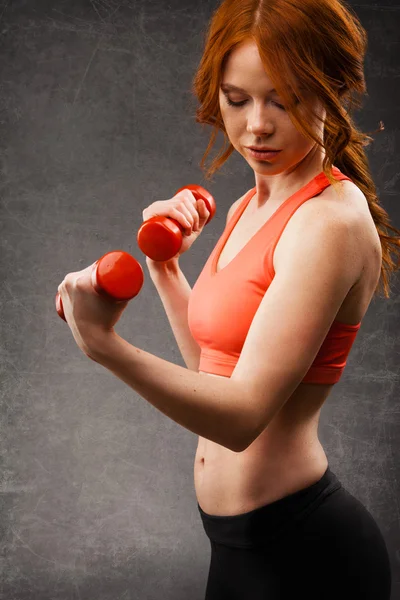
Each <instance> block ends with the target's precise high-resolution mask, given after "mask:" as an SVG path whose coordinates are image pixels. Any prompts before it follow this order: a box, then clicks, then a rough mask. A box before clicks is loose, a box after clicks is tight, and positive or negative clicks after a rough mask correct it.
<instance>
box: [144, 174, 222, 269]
mask: <svg viewBox="0 0 400 600" xmlns="http://www.w3.org/2000/svg"><path fill="white" fill-rule="evenodd" d="M182 190H190V191H191V192H192V194H193V196H194V197H195V198H196V200H204V202H205V204H206V207H207V210H208V211H209V213H210V216H209V217H208V219H207V221H206V223H205V224H206V225H207V223H208V222H209V221H211V219H212V218H213V216H214V215H215V210H216V206H215V201H214V198H213V197H212V196H211V194H210V193H209V192H207V190H205V189H204V188H203V187H201V186H200V185H196V184H191V185H185V186H184V187H182V188H180V189H179V190H178V191H177V192H175V195H176V194H179V192H181V191H182ZM183 230H184V229H183V227H182V225H181V224H180V223H178V221H175V219H173V218H171V217H162V216H158V217H151V218H150V219H147V221H145V222H144V223H143V224H142V226H141V227H140V229H139V231H138V234H137V242H138V246H139V248H140V249H141V251H142V252H143V253H144V254H145V255H146V256H148V257H149V258H151V259H152V260H156V261H165V260H169V259H170V258H172V257H173V256H175V254H177V253H178V252H179V250H180V248H181V246H182V239H183V237H182V236H183Z"/></svg>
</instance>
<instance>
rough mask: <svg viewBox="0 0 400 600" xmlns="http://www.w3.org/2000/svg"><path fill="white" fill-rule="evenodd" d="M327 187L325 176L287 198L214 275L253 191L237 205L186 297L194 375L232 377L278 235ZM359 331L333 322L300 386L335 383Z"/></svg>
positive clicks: (336, 174) (270, 272)
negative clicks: (196, 359) (196, 350)
mask: <svg viewBox="0 0 400 600" xmlns="http://www.w3.org/2000/svg"><path fill="white" fill-rule="evenodd" d="M332 174H333V176H334V177H335V179H337V180H339V181H341V180H345V179H347V180H348V181H351V179H350V178H349V177H347V176H346V175H344V174H343V173H342V172H341V171H340V170H339V169H338V168H337V167H332ZM329 185H330V183H329V180H328V178H327V177H326V175H325V173H323V172H321V173H320V174H319V175H317V176H316V177H314V178H313V179H312V180H311V181H309V182H308V183H307V184H306V185H305V186H304V187H302V188H301V189H300V190H298V191H297V192H295V193H294V194H293V195H292V196H290V197H289V198H287V199H286V200H285V201H284V202H283V204H281V205H280V206H279V207H278V208H277V210H276V211H275V212H274V213H273V214H272V215H271V217H270V218H269V219H268V220H267V222H266V223H264V225H263V226H262V227H261V228H260V229H259V230H258V231H257V232H256V233H255V234H254V235H253V237H252V238H251V239H250V240H249V241H248V242H247V244H246V245H245V246H244V247H243V248H242V249H241V250H240V251H239V252H238V254H237V255H236V256H235V257H234V258H233V259H232V260H231V261H230V262H229V264H228V265H227V266H226V267H224V268H223V269H221V270H220V271H218V272H217V271H216V266H217V263H218V258H219V256H220V254H221V251H222V248H223V247H224V245H225V243H226V241H227V239H228V237H229V235H230V233H231V232H232V230H233V228H234V227H235V225H236V223H237V222H238V220H239V219H240V216H241V215H242V213H243V211H244V210H245V208H246V206H247V205H248V203H249V202H250V199H251V198H252V197H253V196H254V194H255V193H256V191H257V187H254V188H252V189H251V190H250V191H249V192H248V193H247V194H246V196H245V197H244V198H243V200H242V202H240V204H239V206H238V207H237V208H236V210H235V212H234V213H233V215H232V217H231V219H230V220H229V222H228V223H227V225H226V227H225V230H224V231H223V233H222V235H221V237H220V238H219V240H218V241H217V243H216V245H215V247H214V250H213V251H212V252H211V254H210V256H209V258H208V260H207V262H206V264H205V265H204V268H203V270H202V271H201V273H200V275H199V277H198V279H197V281H196V283H195V285H194V286H193V289H192V292H191V294H190V298H189V306H188V324H189V329H190V331H191V333H192V336H193V338H194V339H195V340H196V342H197V343H198V344H199V346H200V348H201V355H200V365H199V371H204V372H206V373H213V374H215V375H224V376H225V377H229V376H230V375H231V374H232V371H233V370H234V368H235V365H236V363H237V361H238V359H239V356H240V352H241V350H242V348H243V344H244V342H245V339H246V336H247V332H248V330H249V328H250V325H251V322H252V320H253V318H254V315H255V313H256V311H257V308H258V306H259V304H260V302H261V300H262V298H263V296H264V294H265V293H266V291H267V289H268V286H269V284H270V283H271V281H272V279H273V277H274V275H275V271H274V268H273V262H272V259H273V254H274V250H275V247H276V244H277V242H278V240H279V238H280V236H281V234H282V231H283V230H284V228H285V226H286V224H287V222H288V221H289V219H290V217H291V216H292V215H293V213H294V212H295V211H296V210H297V208H298V207H299V206H301V204H303V202H306V201H307V200H309V199H310V198H312V197H314V196H316V195H317V194H319V193H320V192H322V191H323V190H324V189H325V188H326V187H328V186H329ZM360 326H361V321H360V323H358V324H357V325H347V324H346V323H341V322H340V321H333V323H332V326H331V328H330V330H329V332H328V334H327V336H326V338H325V340H324V342H323V343H322V345H321V348H320V350H319V352H318V354H317V355H316V357H315V360H314V362H313V364H312V365H311V367H310V369H309V370H308V372H307V373H306V375H305V377H304V378H303V380H302V381H303V382H304V383H337V382H338V381H339V379H340V376H341V374H342V372H343V369H344V367H345V365H346V359H347V356H348V355H349V352H350V349H351V347H352V345H353V342H354V340H355V338H356V335H357V332H358V330H359V328H360Z"/></svg>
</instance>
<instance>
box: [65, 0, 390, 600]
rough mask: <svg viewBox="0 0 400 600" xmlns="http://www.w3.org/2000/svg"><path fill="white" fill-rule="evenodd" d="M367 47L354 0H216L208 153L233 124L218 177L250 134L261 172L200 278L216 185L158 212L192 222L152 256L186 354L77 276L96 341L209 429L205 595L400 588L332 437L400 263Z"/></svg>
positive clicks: (81, 325) (204, 104) (204, 470)
mask: <svg viewBox="0 0 400 600" xmlns="http://www.w3.org/2000/svg"><path fill="white" fill-rule="evenodd" d="M365 50H366V34H365V31H364V30H363V28H362V27H361V25H360V23H359V22H358V20H357V19H356V17H355V15H353V14H352V13H351V12H350V9H349V8H348V7H346V6H345V5H344V4H343V3H340V2H339V1H337V0H270V1H264V2H262V1H260V0H225V1H224V2H223V3H222V4H221V5H220V6H219V8H218V10H217V11H216V12H215V14H214V15H213V17H212V19H211V23H210V27H209V31H208V34H207V39H206V43H205V48H204V53H203V56H202V60H201V63H200V66H199V69H198V72H197V74H196V78H195V81H194V91H195V93H196V95H197V97H198V99H199V101H200V105H201V106H200V108H199V109H198V112H197V121H198V122H200V123H208V124H212V125H214V126H215V130H214V132H213V138H212V140H211V142H210V145H209V147H208V148H207V152H206V155H205V156H207V154H208V152H209V151H210V148H211V145H212V142H213V141H214V140H215V138H216V134H217V133H218V131H222V132H223V133H224V135H225V136H226V138H227V139H228V141H229V147H228V149H227V150H225V151H224V152H223V154H222V156H220V157H219V158H218V159H217V160H216V161H214V163H213V164H212V166H211V168H210V169H209V170H208V172H207V176H208V177H210V176H211V175H212V173H213V172H215V171H216V170H217V169H218V168H219V167H221V165H222V164H223V162H224V161H225V160H226V159H227V158H228V157H229V155H230V154H231V153H232V152H233V150H234V149H235V150H237V151H238V152H239V154H241V155H242V156H243V158H244V159H245V160H246V162H247V163H248V164H249V166H250V167H251V168H252V169H253V171H254V176H255V184H256V185H255V187H254V188H252V189H250V190H249V191H247V192H246V193H245V194H244V195H243V196H242V197H241V198H239V200H237V201H236V202H234V203H233V205H232V206H231V208H230V210H229V212H228V216H227V225H226V228H225V231H224V232H223V234H222V236H221V238H220V240H219V241H218V243H217V244H216V246H215V248H214V250H213V252H212V253H211V255H210V257H209V259H208V261H207V263H206V265H205V267H204V269H203V271H202V273H201V274H200V277H199V278H198V280H197V282H196V284H195V286H194V288H193V290H191V289H190V286H189V284H188V282H187V280H186V279H185V277H184V275H183V274H182V272H181V270H180V268H179V264H178V259H179V256H180V255H181V254H182V253H183V252H185V251H186V250H188V249H189V248H190V246H191V245H192V244H193V242H194V241H195V240H196V239H197V237H198V236H199V235H200V233H201V231H202V229H203V226H204V224H205V222H206V220H207V218H208V216H209V213H208V211H207V209H206V207H205V205H204V203H203V202H201V201H198V202H197V201H196V199H195V198H194V196H193V195H192V193H191V192H190V191H188V190H185V191H183V192H181V193H180V194H178V195H177V196H175V197H174V198H172V199H170V200H167V201H164V202H155V203H153V204H152V205H150V206H149V207H148V208H147V209H146V210H145V211H143V218H144V220H146V219H148V218H150V217H152V216H155V215H167V216H170V217H172V218H174V219H176V220H177V221H179V222H180V223H181V224H182V225H183V226H184V227H185V233H186V237H185V238H184V242H183V245H182V248H181V250H180V252H179V253H178V254H177V255H176V256H175V257H174V258H173V259H171V260H170V261H166V262H165V263H156V262H153V261H152V260H151V259H147V265H148V267H149V271H150V274H151V278H152V281H153V282H154V284H155V286H156V288H157V290H158V292H159V294H160V297H161V299H162V302H163V304H164V307H165V309H166V312H167V315H168V318H169V320H170V323H171V326H172V329H173V331H174V334H175V337H176V340H177V343H178V345H179V348H180V350H181V352H182V356H183V358H184V360H185V362H186V365H187V367H188V369H183V368H181V367H178V366H176V365H172V364H171V363H168V362H167V361H164V360H161V359H159V358H157V357H155V356H153V355H151V354H148V353H146V352H143V351H142V350H139V349H138V348H136V347H134V346H132V345H130V344H128V343H127V342H126V341H125V340H123V339H122V338H120V337H119V336H118V335H117V334H116V333H115V332H114V330H113V325H114V324H115V322H116V320H117V318H119V316H120V312H119V313H118V315H117V318H112V317H111V316H110V318H109V321H108V323H107V325H106V324H104V326H103V327H100V326H99V323H101V322H102V318H103V316H100V313H101V311H102V310H103V311H106V310H107V308H105V307H104V306H102V307H100V304H99V305H96V310H97V313H96V315H98V319H97V322H94V317H92V316H91V315H93V314H94V313H95V311H94V306H95V302H98V299H95V298H94V297H93V295H91V294H92V292H91V290H90V286H89V284H88V283H87V278H86V284H84V281H83V279H84V278H83V277H82V278H81V279H82V281H81V286H80V287H79V286H76V285H75V287H74V286H73V285H70V287H69V289H68V286H67V285H64V283H63V284H62V285H61V286H60V287H59V291H60V293H61V295H62V300H63V305H64V311H65V314H66V318H67V321H68V323H69V325H70V326H71V329H72V330H73V333H74V336H75V339H76V340H77V342H78V344H79V345H80V347H81V348H82V349H83V350H84V351H85V352H86V354H87V355H88V356H90V357H91V358H93V360H96V362H99V363H100V364H103V365H104V366H105V367H107V368H108V369H110V370H111V371H112V372H113V373H114V374H115V375H116V376H118V377H119V378H120V379H122V380H123V381H125V382H126V383H127V384H128V385H130V386H131V387H132V388H133V389H134V390H135V391H137V392H138V393H139V394H140V395H141V396H142V397H144V398H145V399H146V400H148V401H149V402H150V403H151V404H152V405H153V406H155V407H156V408H158V409H159V410H161V411H162V412H163V413H164V414H166V415H167V416H169V417H170V418H172V419H173V420H174V421H175V422H177V423H179V424H181V425H183V426H184V427H186V428H187V429H189V430H190V431H193V432H195V433H197V434H198V435H199V444H198V449H197V454H196V460H195V488H196V494H197V499H198V510H199V512H200V516H201V519H202V523H203V526H204V530H205V532H206V534H207V535H208V537H209V539H210V543H211V563H210V570H209V575H208V581H207V588H206V599H207V600H267V599H268V600H272V599H278V598H279V599H280V600H286V599H288V600H289V599H290V600H292V599H293V598H295V597H297V596H299V597H302V596H305V597H307V598H308V599H311V598H313V599H315V600H317V599H318V600H328V599H335V600H336V599H337V598H341V599H342V600H343V599H346V598H349V599H350V598H351V599H352V600H378V599H379V600H389V598H390V589H391V574H390V563H389V557H388V553H387V548H386V545H385V541H384V538H383V536H382V533H381V532H380V530H379V528H378V525H377V523H376V522H375V520H374V518H373V517H372V515H371V514H370V513H369V512H368V510H367V509H366V508H365V507H364V506H363V505H362V503H361V502H360V501H359V500H357V499H356V498H355V497H354V496H352V495H351V494H350V493H349V492H348V491H347V490H346V489H345V488H344V487H343V486H342V485H341V483H340V481H339V480H338V478H337V477H336V475H335V474H334V473H333V472H332V471H331V470H330V468H329V465H328V459H327V456H326V454H325V451H324V449H323V447H322V445H321V443H320V442H319V439H318V420H319V415H320V411H321V408H322V406H323V403H324V401H325V400H326V398H327V397H328V396H329V393H330V391H331V390H332V387H333V385H334V384H335V383H337V381H339V379H340V376H341V373H342V372H343V369H344V366H345V364H346V358H347V356H348V354H349V352H350V349H351V346H352V344H353V342H354V340H355V337H356V334H357V332H358V331H359V328H360V325H361V322H362V319H363V318H364V316H365V313H366V311H367V310H368V307H369V304H370V302H371V300H372V298H373V297H374V294H375V293H376V292H377V290H378V289H379V288H378V285H379V284H382V285H383V289H384V293H385V296H386V297H389V287H388V275H389V272H390V271H395V269H396V268H397V267H398V263H397V264H395V263H394V261H393V259H392V258H391V256H390V251H391V250H392V251H394V252H396V253H397V254H398V253H399V246H400V242H399V237H398V236H399V234H400V232H399V231H398V230H396V229H395V228H393V227H392V226H391V225H390V224H389V219H388V215H387V213H386V212H385V211H384V210H383V208H382V207H381V206H380V205H379V200H378V198H377V196H376V191H375V186H374V183H373V181H372V179H371V175H370V172H369V168H368V161H367V157H366V154H365V152H364V150H363V146H365V145H366V144H367V143H368V142H369V141H370V140H371V139H372V138H370V137H368V136H366V135H364V134H362V133H360V132H359V131H358V130H357V129H356V127H355V125H354V123H353V121H352V119H351V117H350V116H349V114H348V112H347V111H346V110H345V106H346V105H347V103H348V101H349V99H350V100H352V99H351V94H352V93H354V92H357V93H365V81H364V77H363V59H364V55H365ZM274 88H275V89H274ZM249 147H254V148H256V149H260V148H266V147H268V148H270V149H273V150H279V152H278V153H274V154H262V153H253V152H252V151H251V150H250V149H249ZM202 166H203V164H202ZM388 229H392V231H394V232H395V233H396V236H394V237H389V236H388V235H387V230H388ZM85 273H86V272H85ZM69 279H70V282H71V284H72V280H73V279H74V278H73V277H70V278H69ZM74 281H75V282H76V281H77V278H76V277H75V279H74ZM67 283H68V282H67ZM85 303H86V308H85ZM90 303H92V305H91V306H90ZM89 308H90V310H89ZM109 310H112V309H109ZM84 313H85V314H84ZM89 316H90V318H92V323H91V325H90V324H89ZM104 323H105V321H104Z"/></svg>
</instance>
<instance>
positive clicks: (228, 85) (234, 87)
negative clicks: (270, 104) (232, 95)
mask: <svg viewBox="0 0 400 600" xmlns="http://www.w3.org/2000/svg"><path fill="white" fill-rule="evenodd" d="M221 88H227V91H228V92H229V91H233V92H243V93H244V94H247V92H246V90H244V89H243V88H240V87H238V86H237V85H233V84H232V83H221ZM274 92H276V89H275V88H273V89H272V90H268V92H267V93H268V94H272V93H274Z"/></svg>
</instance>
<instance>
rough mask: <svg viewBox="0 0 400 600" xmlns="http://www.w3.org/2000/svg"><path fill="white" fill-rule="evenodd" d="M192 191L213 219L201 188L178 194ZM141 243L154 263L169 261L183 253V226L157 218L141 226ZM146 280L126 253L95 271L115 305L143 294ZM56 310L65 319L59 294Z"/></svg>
mask: <svg viewBox="0 0 400 600" xmlns="http://www.w3.org/2000/svg"><path fill="white" fill-rule="evenodd" d="M184 189H189V190H190V191H191V192H192V193H193V195H194V196H195V197H196V199H197V200H200V199H201V200H204V202H205V203H206V206H207V209H208V211H209V212H210V216H209V218H208V219H207V223H208V222H209V221H210V220H211V219H212V218H213V216H214V214H215V202H214V198H213V197H212V196H211V194H209V192H207V190H205V189H204V188H202V187H201V186H199V185H196V184H193V185H188V186H185V187H183V188H181V189H179V190H178V191H177V192H176V193H177V194H178V193H179V192H181V191H182V190H184ZM138 244H139V247H140V249H141V250H142V252H144V254H146V255H147V256H148V257H149V258H151V259H152V260H169V259H170V258H172V257H173V256H175V254H176V253H177V252H178V251H179V249H180V247H181V244H182V227H181V225H180V224H179V223H177V222H176V221H175V220H174V219H171V218H169V217H153V218H151V219H148V220H147V221H145V222H144V223H143V225H142V226H141V228H140V230H139V233H138ZM143 281H144V275H143V269H142V267H141V265H140V264H139V263H138V261H137V260H136V259H135V258H133V256H131V255H130V254H128V253H127V252H124V251H123V250H115V251H113V252H107V254H104V255H103V256H102V257H101V258H99V259H98V260H97V261H96V263H95V267H94V269H93V272H92V285H93V287H94V289H95V291H96V292H97V293H98V294H101V295H103V296H104V297H106V298H109V299H111V300H114V301H115V302H119V301H127V300H131V299H132V298H134V297H135V296H137V294H138V293H139V292H140V290H141V288H142V285H143ZM55 302H56V310H57V313H58V314H59V316H60V317H61V318H62V319H64V321H66V319H65V315H64V309H63V305H62V300H61V296H60V294H59V292H57V294H56V297H55Z"/></svg>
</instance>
